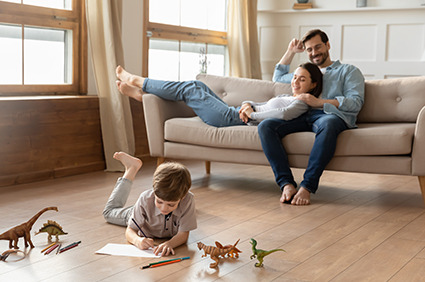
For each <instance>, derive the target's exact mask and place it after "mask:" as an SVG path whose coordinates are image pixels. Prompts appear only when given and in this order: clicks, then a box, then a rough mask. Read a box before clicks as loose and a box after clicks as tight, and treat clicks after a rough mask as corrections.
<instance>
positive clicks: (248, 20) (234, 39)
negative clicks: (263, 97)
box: [227, 0, 261, 79]
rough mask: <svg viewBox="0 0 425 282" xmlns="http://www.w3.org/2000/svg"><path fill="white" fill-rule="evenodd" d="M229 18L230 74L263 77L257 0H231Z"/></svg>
mask: <svg viewBox="0 0 425 282" xmlns="http://www.w3.org/2000/svg"><path fill="white" fill-rule="evenodd" d="M227 20H228V30H227V41H228V48H229V62H230V66H229V73H230V76H236V77H246V78H256V79H261V64H260V48H259V44H258V32H257V0H229V2H228V15H227Z"/></svg>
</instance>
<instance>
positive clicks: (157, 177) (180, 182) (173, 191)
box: [152, 162, 192, 202]
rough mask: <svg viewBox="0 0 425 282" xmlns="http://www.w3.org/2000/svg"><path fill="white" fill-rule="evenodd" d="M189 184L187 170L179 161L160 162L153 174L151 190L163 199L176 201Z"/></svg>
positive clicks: (183, 195)
mask: <svg viewBox="0 0 425 282" xmlns="http://www.w3.org/2000/svg"><path fill="white" fill-rule="evenodd" d="M191 185H192V180H191V177H190V173H189V170H188V169H187V168H186V167H185V166H184V165H182V164H180V163H176V162H166V163H162V164H160V165H159V166H158V167H157V169H156V170H155V172H154V174H153V185H152V186H153V191H154V193H155V195H156V196H157V197H158V198H160V199H161V200H163V201H167V202H176V201H178V200H181V199H183V198H184V197H185V196H186V194H187V192H188V191H189V188H190V186H191Z"/></svg>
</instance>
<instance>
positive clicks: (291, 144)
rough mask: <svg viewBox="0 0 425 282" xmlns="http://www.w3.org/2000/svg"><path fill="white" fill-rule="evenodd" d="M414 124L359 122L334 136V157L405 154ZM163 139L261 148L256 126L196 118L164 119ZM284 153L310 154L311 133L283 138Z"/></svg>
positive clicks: (312, 137) (251, 148) (203, 144)
mask: <svg viewBox="0 0 425 282" xmlns="http://www.w3.org/2000/svg"><path fill="white" fill-rule="evenodd" d="M414 130H415V124H413V123H379V124H368V123H365V124H359V127H358V128H356V129H350V130H346V131H344V132H342V133H341V135H340V136H339V137H338V144H337V149H336V152H335V155H336V156H370V155H374V156H375V155H407V154H410V153H411V148H412V140H413V134H414ZM165 140H166V141H172V142H178V143H184V144H192V145H200V146H207V147H220V148H229V149H247V150H262V148H261V144H260V139H259V137H258V133H257V127H256V126H230V127H220V128H218V127H213V126H209V125H207V124H205V123H204V122H202V121H201V119H200V118H199V117H191V118H173V119H169V120H167V121H166V122H165ZM283 143H284V146H285V149H286V151H287V152H288V154H302V155H308V154H310V151H311V148H312V147H313V143H314V133H312V132H299V133H294V134H290V135H288V136H286V137H285V138H284V140H283Z"/></svg>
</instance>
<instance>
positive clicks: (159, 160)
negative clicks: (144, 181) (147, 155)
mask: <svg viewBox="0 0 425 282" xmlns="http://www.w3.org/2000/svg"><path fill="white" fill-rule="evenodd" d="M163 162H165V158H163V157H159V158H157V159H156V166H159V165H160V164H162V163H163Z"/></svg>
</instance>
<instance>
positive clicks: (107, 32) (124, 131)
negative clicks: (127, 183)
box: [86, 0, 135, 171]
mask: <svg viewBox="0 0 425 282" xmlns="http://www.w3.org/2000/svg"><path fill="white" fill-rule="evenodd" d="M86 10H87V28H88V34H89V42H90V44H89V45H90V46H91V54H92V62H93V68H94V75H95V78H96V86H97V91H98V95H99V107H100V119H101V125H102V137H103V146H104V153H105V159H106V170H107V171H122V170H123V167H122V165H121V164H120V163H119V162H118V161H116V160H114V159H113V158H112V156H113V154H114V152H116V151H124V152H126V153H129V154H131V155H134V151H135V145H134V131H133V121H132V117H131V109H130V102H129V100H128V97H126V96H123V95H121V94H120V93H119V91H118V90H117V87H116V84H115V81H116V76H115V68H116V66H117V65H118V64H120V65H123V63H124V59H123V58H124V56H123V48H122V42H121V25H122V24H121V21H122V1H121V0H87V1H86Z"/></svg>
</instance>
